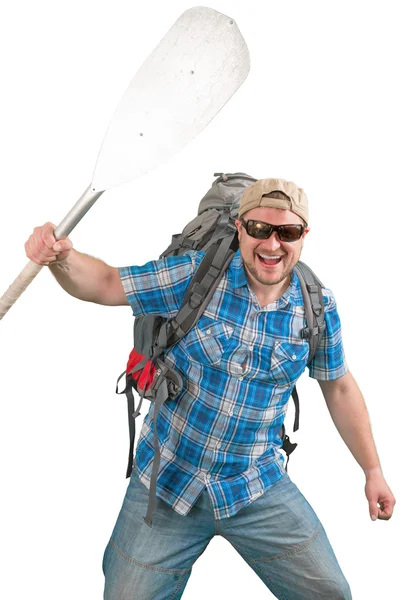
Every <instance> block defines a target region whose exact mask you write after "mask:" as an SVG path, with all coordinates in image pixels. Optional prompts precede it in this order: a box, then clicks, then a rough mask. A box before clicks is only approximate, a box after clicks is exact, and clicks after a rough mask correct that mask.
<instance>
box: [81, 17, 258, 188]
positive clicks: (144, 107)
mask: <svg viewBox="0 0 410 600" xmlns="http://www.w3.org/2000/svg"><path fill="white" fill-rule="evenodd" d="M248 72H249V53H248V49H247V47H246V44H245V41H244V39H243V37H242V35H241V33H240V31H239V29H238V27H237V26H236V24H235V22H234V21H233V20H232V19H231V18H230V17H227V16H225V15H223V14H221V13H219V12H217V11H215V10H212V9H210V8H205V7H197V8H192V9H190V10H187V11H186V12H184V13H183V14H182V15H181V16H180V17H179V19H178V20H177V21H176V23H175V24H174V25H173V26H172V27H171V29H170V30H169V31H168V33H167V34H166V36H165V37H164V38H163V40H162V41H161V42H160V44H159V45H158V46H157V48H156V49H155V50H154V51H153V52H152V54H151V55H150V56H149V57H148V58H147V60H146V61H145V63H144V64H143V65H142V67H141V68H140V70H139V71H138V72H137V74H136V75H135V77H134V79H133V81H132V82H131V84H130V86H129V88H128V89H127V91H126V92H125V94H124V96H123V98H122V100H121V101H120V104H119V105H118V108H117V110H116V112H115V114H114V117H113V119H112V121H111V124H110V126H109V128H108V131H107V133H106V136H105V138H104V141H103V144H102V147H101V150H100V153H99V156H98V160H97V164H96V167H95V171H94V176H93V180H92V189H93V190H96V191H103V190H106V189H109V188H112V187H115V186H117V185H120V184H122V183H125V182H126V181H131V180H132V179H135V178H136V177H138V176H139V175H142V174H143V173H146V172H147V171H150V170H152V169H154V168H155V167H156V166H158V165H159V164H162V163H164V162H165V161H166V160H168V159H169V158H170V157H171V156H173V155H174V154H176V153H177V152H178V151H179V150H181V148H183V147H184V146H185V145H186V144H187V143H188V142H189V141H190V140H192V139H194V137H195V136H196V135H197V134H198V133H199V132H200V131H202V129H203V128H204V127H205V126H206V125H207V124H208V123H209V122H210V121H211V120H212V119H213V117H214V116H215V115H216V114H217V113H218V112H219V111H220V109H221V108H222V107H223V105H224V104H225V103H226V102H227V101H228V100H229V98H230V97H231V96H232V95H233V94H234V93H235V91H236V90H237V89H238V88H239V86H240V85H241V84H242V83H243V81H244V80H245V79H246V76H247V74H248Z"/></svg>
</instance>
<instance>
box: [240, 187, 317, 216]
mask: <svg viewBox="0 0 410 600" xmlns="http://www.w3.org/2000/svg"><path fill="white" fill-rule="evenodd" d="M270 192H283V193H284V194H286V196H287V197H288V200H285V199H284V198H266V197H265V198H264V197H263V196H264V194H270ZM260 206H261V207H263V206H267V207H269V208H283V209H285V210H291V211H292V212H294V213H295V214H297V215H299V217H301V218H302V219H303V220H304V221H305V223H306V224H307V223H308V200H307V197H306V194H305V192H304V191H303V190H302V189H301V188H298V187H297V185H295V184H294V183H292V182H291V181H285V180H284V179H259V180H258V181H256V182H255V183H253V184H252V185H250V186H248V187H247V188H246V190H245V191H244V193H243V194H242V198H241V203H240V205H239V215H238V218H239V219H241V218H242V215H243V214H244V213H246V212H248V210H252V208H259V207H260Z"/></svg>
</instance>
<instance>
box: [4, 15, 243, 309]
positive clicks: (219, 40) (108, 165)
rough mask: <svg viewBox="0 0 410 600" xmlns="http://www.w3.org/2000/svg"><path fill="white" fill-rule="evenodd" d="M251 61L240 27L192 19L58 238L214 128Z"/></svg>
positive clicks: (154, 57) (135, 84)
mask: <svg viewBox="0 0 410 600" xmlns="http://www.w3.org/2000/svg"><path fill="white" fill-rule="evenodd" d="M248 72H249V53H248V49H247V47H246V44H245V41H244V39H243V37H242V35H241V33H240V31H239V29H238V27H237V26H236V24H235V22H234V21H233V20H232V19H231V18H230V17H227V16H226V15H223V14H221V13H219V12H217V11H215V10H212V9H210V8H205V7H196V8H191V9H189V10H187V11H185V12H184V13H183V14H182V15H181V16H180V17H179V19H178V20H177V21H176V22H175V24H174V25H173V26H172V27H171V29H170V30H169V31H168V33H167V34H166V35H165V37H164V38H163V39H162V40H161V42H160V43H159V45H158V46H157V47H156V48H155V50H154V51H153V52H152V53H151V54H150V56H149V57H148V58H147V59H146V61H145V62H144V64H143V65H142V66H141V68H140V69H139V71H138V72H137V74H136V75H135V77H134V79H133V80H132V82H131V84H130V86H129V87H128V89H127V91H126V92H125V94H124V96H123V98H122V100H121V101H120V104H119V105H118V108H117V110H116V112H115V114H114V116H113V119H112V121H111V123H110V126H109V128H108V131H107V133H106V135H105V138H104V141H103V144H102V146H101V149H100V152H99V155H98V159H97V163H96V166H95V170H94V175H93V178H92V182H91V184H90V185H89V186H88V187H87V189H86V190H85V192H84V193H83V195H82V196H81V197H80V199H79V200H78V202H77V203H76V204H75V205H74V206H73V208H72V209H71V210H70V212H69V213H68V214H67V215H66V216H65V217H64V219H63V220H62V221H61V223H60V224H59V225H58V227H57V228H56V230H55V231H54V236H55V238H56V239H57V240H59V239H61V238H64V237H67V236H68V235H69V233H70V232H71V231H72V230H73V229H74V227H75V226H76V225H77V224H78V223H79V222H80V220H81V219H82V218H83V216H84V215H85V214H86V212H87V211H88V210H89V209H90V208H91V206H92V205H93V204H94V203H95V202H96V201H97V200H98V198H99V197H100V196H101V194H102V193H103V192H104V191H105V190H107V189H110V188H113V187H115V186H117V185H120V184H122V183H125V182H126V181H131V180H132V179H135V178H136V177H138V176H139V175H142V174H144V173H147V172H148V171H151V170H152V169H154V168H155V167H157V166H158V165H160V164H162V163H164V162H165V161H166V160H168V159H169V158H171V156H173V155H174V154H176V153H177V152H178V151H179V150H181V148H183V147H184V146H185V145H186V144H187V143H188V142H189V141H190V140H192V139H194V138H195V136H196V135H197V134H198V133H199V132H200V131H202V129H204V127H206V125H207V124H208V123H209V122H210V121H211V120H212V119H213V117H214V116H215V115H216V114H217V113H218V112H219V110H220V109H221V108H222V107H223V106H224V104H225V103H226V102H227V101H228V100H229V98H230V97H231V96H232V95H233V94H234V93H235V91H236V90H237V89H238V88H239V86H240V85H241V84H242V83H243V81H244V80H245V79H246V76H247V74H248ZM41 269H42V265H37V264H36V263H34V262H32V261H30V262H29V263H28V264H27V265H26V267H25V268H24V269H23V271H22V272H21V273H20V275H19V276H18V277H17V279H16V280H15V281H14V282H13V283H12V285H11V286H10V287H9V288H8V290H7V291H6V293H5V294H4V295H3V296H2V298H0V319H2V318H3V317H4V315H5V314H6V312H7V311H8V310H9V309H10V308H11V306H13V304H14V303H15V302H16V300H17V299H18V298H19V297H20V296H21V294H22V293H23V291H24V290H25V289H26V287H27V286H28V285H29V284H30V282H31V281H32V280H33V279H34V278H35V276H36V275H37V274H38V273H39V272H40V271H41Z"/></svg>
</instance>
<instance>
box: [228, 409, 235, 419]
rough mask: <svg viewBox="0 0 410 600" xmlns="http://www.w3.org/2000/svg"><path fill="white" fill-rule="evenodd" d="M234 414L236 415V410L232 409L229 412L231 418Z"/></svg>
mask: <svg viewBox="0 0 410 600" xmlns="http://www.w3.org/2000/svg"><path fill="white" fill-rule="evenodd" d="M233 413H234V410H233V408H231V410H230V411H229V416H230V417H232V415H233Z"/></svg>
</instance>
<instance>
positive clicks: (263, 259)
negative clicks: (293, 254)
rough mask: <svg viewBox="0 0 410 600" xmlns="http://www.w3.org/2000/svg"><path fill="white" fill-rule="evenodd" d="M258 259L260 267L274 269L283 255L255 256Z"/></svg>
mask: <svg viewBox="0 0 410 600" xmlns="http://www.w3.org/2000/svg"><path fill="white" fill-rule="evenodd" d="M256 256H257V257H258V259H259V262H260V263H261V265H263V266H264V267H267V268H271V269H272V268H274V267H277V266H278V265H279V264H280V263H281V262H282V259H283V255H281V256H270V255H269V254H259V253H258V254H257V255H256Z"/></svg>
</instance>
